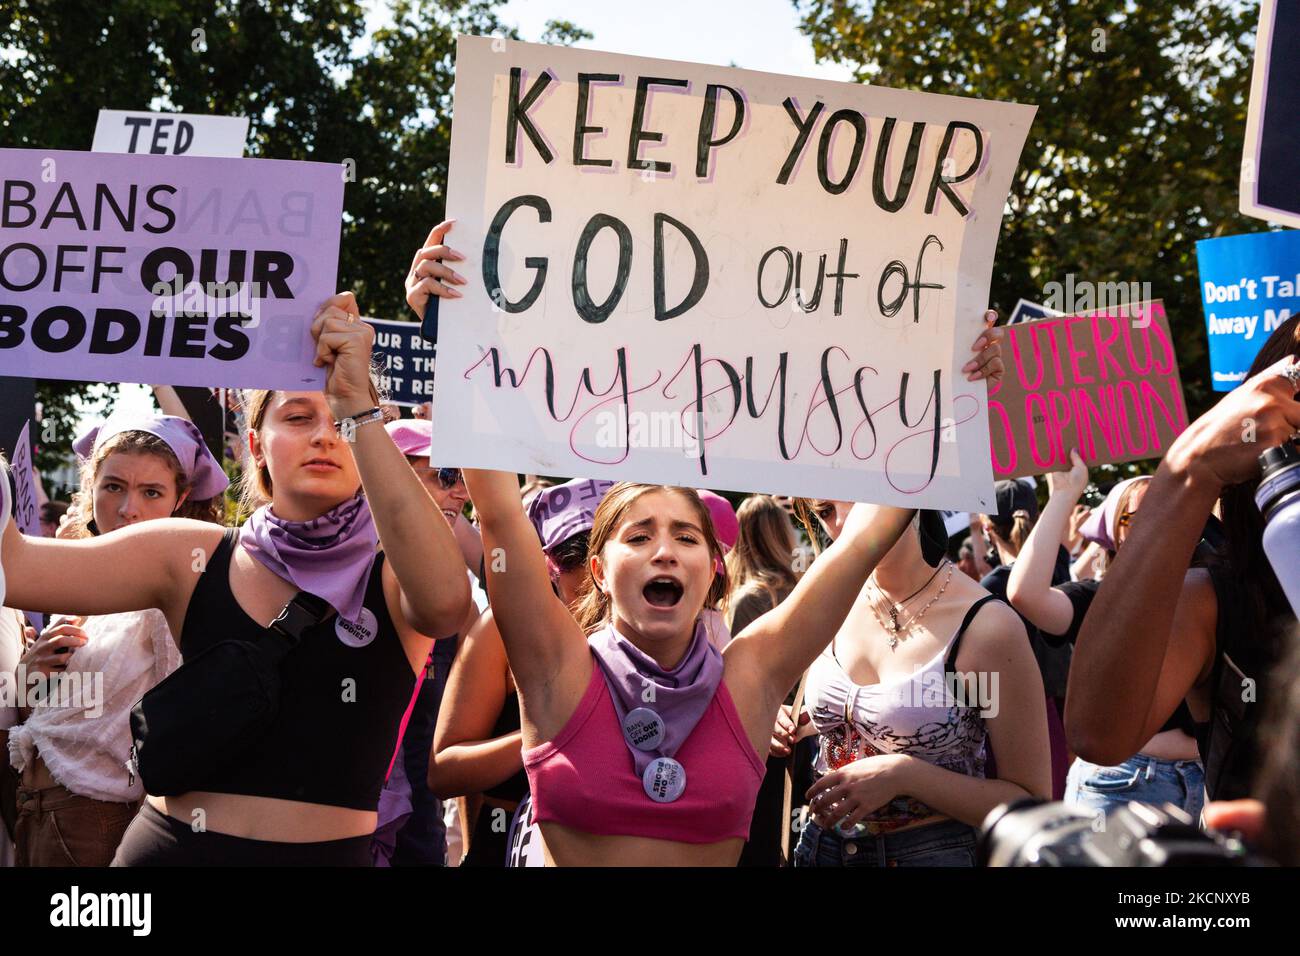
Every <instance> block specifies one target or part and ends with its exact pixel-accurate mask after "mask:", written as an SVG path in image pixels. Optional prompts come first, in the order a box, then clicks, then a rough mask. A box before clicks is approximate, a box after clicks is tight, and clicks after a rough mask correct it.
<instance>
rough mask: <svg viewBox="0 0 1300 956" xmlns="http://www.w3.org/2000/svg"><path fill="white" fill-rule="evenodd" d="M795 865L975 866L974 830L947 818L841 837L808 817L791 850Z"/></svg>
mask: <svg viewBox="0 0 1300 956" xmlns="http://www.w3.org/2000/svg"><path fill="white" fill-rule="evenodd" d="M794 865H795V866H975V830H974V828H973V827H970V826H967V825H966V824H965V823H959V822H957V821H956V820H947V821H944V822H943V823H931V824H928V825H926V826H923V827H916V828H915V829H912V830H903V831H897V832H894V833H882V834H880V835H878V836H873V835H871V834H866V835H864V836H860V837H842V836H840V835H839V834H838V833H836V832H835V831H834V830H823V829H822V828H821V827H820V826H818V825H817V824H816V823H813V822H812V821H811V820H809V821H808V823H807V824H806V825H805V826H804V828H803V833H802V834H800V836H799V845H798V846H796V847H795V850H794Z"/></svg>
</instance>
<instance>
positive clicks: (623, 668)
mask: <svg viewBox="0 0 1300 956" xmlns="http://www.w3.org/2000/svg"><path fill="white" fill-rule="evenodd" d="M465 477H466V481H467V483H468V484H469V489H470V495H471V497H472V498H473V499H474V503H475V507H476V509H477V510H478V513H479V518H480V521H481V526H482V530H483V538H484V549H485V553H486V554H489V555H500V556H502V557H503V558H504V560H502V561H489V562H488V595H489V598H490V599H491V601H492V609H493V613H494V615H495V617H496V621H497V626H498V628H499V629H500V632H501V637H502V639H503V640H504V641H505V645H506V652H507V654H508V655H509V659H510V667H511V672H512V673H513V674H514V677H515V682H516V684H517V686H518V688H519V696H520V704H521V708H522V725H523V726H522V730H523V743H524V767H525V769H526V770H527V772H528V777H529V782H530V784H531V789H532V799H533V804H534V814H535V818H536V819H537V821H538V823H539V826H540V829H541V833H542V836H543V839H544V841H545V844H546V849H547V854H548V858H549V859H550V861H551V862H553V863H556V864H559V865H593V866H598V865H673V864H685V865H718V866H731V865H734V864H735V862H736V860H737V859H738V857H739V855H740V850H741V846H742V844H743V842H744V839H745V837H746V836H747V834H748V832H749V819H750V815H751V814H752V812H753V807H754V798H755V795H756V793H757V791H758V785H759V783H760V781H761V779H762V772H763V762H762V760H761V759H760V757H759V753H758V751H759V748H760V747H762V748H764V750H765V749H766V747H767V745H768V743H769V740H770V738H771V730H772V722H773V719H774V718H775V715H776V711H777V707H778V706H779V704H780V702H781V700H782V699H783V698H784V697H785V695H786V694H787V693H789V690H790V688H791V687H792V686H793V685H794V683H795V681H796V680H797V679H798V677H799V674H800V673H801V672H802V670H803V669H804V668H805V667H806V666H807V665H808V663H809V662H811V661H812V659H813V658H814V657H815V656H816V655H817V653H818V652H819V651H820V650H821V648H822V643H823V639H822V638H821V637H819V635H824V634H826V633H830V632H832V631H833V630H834V629H835V628H836V627H838V625H839V622H840V620H842V618H843V616H844V614H845V613H846V612H847V611H848V609H849V607H850V605H851V604H852V601H853V597H854V595H856V594H857V593H858V591H859V590H860V589H861V588H862V586H863V584H864V582H865V580H866V576H867V575H868V574H869V573H870V571H871V568H872V567H874V566H875V563H876V561H877V560H878V559H879V557H880V556H881V555H882V554H883V553H884V551H885V550H887V548H888V546H889V545H890V544H891V543H892V542H893V541H894V540H895V539H896V538H897V536H898V535H899V534H900V533H901V532H902V530H903V529H904V528H905V527H906V526H907V522H908V520H909V519H910V515H911V513H910V512H908V511H903V510H900V509H897V508H887V507H876V506H868V505H859V506H857V507H856V508H855V509H854V510H853V513H852V515H851V516H850V517H849V519H848V521H847V522H846V528H845V532H844V534H843V535H842V536H841V539H840V541H839V542H837V543H836V544H835V545H834V546H833V547H832V548H830V549H829V550H828V551H827V552H826V553H825V554H824V555H823V556H822V558H821V559H820V560H819V561H818V562H817V564H816V567H815V568H814V569H813V570H811V571H810V572H809V573H808V574H807V575H805V577H804V579H803V581H801V582H800V584H799V586H798V587H797V588H796V589H795V591H794V592H793V594H791V596H790V597H789V598H788V599H787V600H786V601H785V602H784V603H783V604H782V605H780V606H779V607H778V608H776V609H775V610H773V611H771V612H769V613H768V614H766V615H764V616H763V617H761V618H759V619H758V620H757V621H755V622H754V623H753V624H751V625H750V626H749V627H748V628H746V630H745V632H744V633H743V634H741V635H740V636H739V637H737V638H736V639H734V640H733V641H732V642H731V643H730V644H729V645H728V646H727V649H726V651H725V653H724V654H719V653H718V652H717V651H716V650H715V649H713V648H712V646H711V645H710V644H709V642H708V638H707V635H706V634H705V633H704V632H703V631H704V629H703V625H702V624H701V623H700V621H699V619H700V617H701V613H700V612H701V611H702V610H703V609H704V608H705V606H706V605H710V604H713V603H715V602H716V600H717V598H719V597H720V596H721V589H720V586H719V583H718V582H716V581H715V577H714V569H715V562H716V560H717V558H718V557H719V548H718V545H717V542H716V541H715V539H714V536H713V528H712V522H711V521H710V519H709V513H708V511H707V509H706V508H705V507H704V506H703V504H701V502H700V499H699V496H698V495H696V493H695V492H694V491H691V490H689V489H683V488H669V487H665V486H661V485H645V484H630V483H621V484H618V485H615V486H614V488H613V489H612V490H611V491H610V492H609V493H608V494H607V495H606V496H605V498H604V500H603V501H602V502H601V504H600V507H599V508H597V510H596V514H595V520H594V525H593V527H592V530H591V537H590V545H589V555H590V558H589V565H590V571H591V581H590V582H589V587H588V591H587V593H586V595H585V597H584V599H583V603H582V604H581V606H580V608H579V612H578V614H577V618H578V620H577V621H576V622H575V620H574V618H573V617H571V616H570V614H569V611H568V609H567V608H566V607H565V606H564V604H563V603H562V602H561V601H560V600H559V598H557V597H556V596H555V594H554V592H553V591H552V589H551V584H550V577H549V575H548V573H547V568H546V561H545V558H544V556H543V554H542V550H541V547H540V545H539V542H538V539H537V534H536V532H535V531H534V529H533V527H532V525H531V524H530V523H529V521H528V518H527V517H526V516H525V515H524V513H523V511H522V510H521V509H520V507H519V484H518V480H517V477H516V476H515V475H513V474H508V473H504V472H494V471H480V470H471V469H466V471H465ZM498 549H500V550H498ZM723 586H725V585H723ZM701 688H703V691H702V692H701Z"/></svg>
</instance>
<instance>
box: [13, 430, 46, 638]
mask: <svg viewBox="0 0 1300 956" xmlns="http://www.w3.org/2000/svg"><path fill="white" fill-rule="evenodd" d="M31 430H32V423H31V422H30V421H28V422H27V424H25V425H24V426H23V430H22V431H21V432H19V433H18V441H17V442H16V443H15V444H14V460H13V469H12V470H13V476H14V518H15V519H16V520H17V522H18V530H19V531H21V532H22V533H23V534H25V535H27V536H28V537H30V538H39V537H40V536H41V515H40V509H39V507H38V506H37V495H36V472H35V471H34V470H33V469H32V442H31ZM27 617H28V619H29V620H30V621H31V622H32V625H33V626H34V627H35V628H36V630H37V631H39V630H40V629H41V628H42V627H43V626H44V620H45V619H44V618H43V617H42V616H41V615H40V614H37V613H35V612H34V611H28V612H27Z"/></svg>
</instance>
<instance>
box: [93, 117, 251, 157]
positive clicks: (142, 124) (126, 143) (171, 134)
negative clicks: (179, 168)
mask: <svg viewBox="0 0 1300 956" xmlns="http://www.w3.org/2000/svg"><path fill="white" fill-rule="evenodd" d="M247 139H248V117H247V116H206V115H203V114H201V113H149V112H138V111H133V110H100V111H99V120H98V121H97V122H96V123H95V140H94V143H93V144H92V145H91V147H90V148H91V150H92V151H93V152H96V153H151V154H153V155H157V156H224V157H227V158H234V159H238V158H239V157H240V156H243V155H244V142H245V141H246V140H247Z"/></svg>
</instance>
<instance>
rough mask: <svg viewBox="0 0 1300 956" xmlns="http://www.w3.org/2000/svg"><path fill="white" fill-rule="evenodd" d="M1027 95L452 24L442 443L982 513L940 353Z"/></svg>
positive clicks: (974, 449)
mask: <svg viewBox="0 0 1300 956" xmlns="http://www.w3.org/2000/svg"><path fill="white" fill-rule="evenodd" d="M1033 113H1034V109H1033V108H1032V107H1028V106H1021V105H1016V104H1005V103H994V102H986V101H979V100H972V99H964V98H959V97H949V96H938V95H931V94H921V93H910V92H904V91H900V90H889V89H880V88H876V87H870V86H860V85H856V84H847V83H830V82H823V81H817V80H811V79H803V78H798V77H786V76H777V75H773V74H766V73H755V72H750V71H745V70H735V69H726V68H720V67H713V66H701V65H697V64H690V63H676V62H671V61H664V60H650V59H643V58H638V57H624V56H616V55H612V54H606V53H596V52H591V51H585V50H576V49H569V48H561V47H551V46H540V45H533V44H523V43H515V42H507V41H501V40H491V39H483V38H474V37H462V38H461V39H460V41H459V43H458V46H457V61H456V94H455V114H454V117H455V118H454V124H453V133H452V153H451V169H450V176H449V183H448V202H447V209H448V215H449V216H454V217H457V222H456V225H455V226H454V227H453V229H452V231H451V233H450V234H449V236H448V239H447V242H448V243H449V244H450V245H451V246H452V247H453V248H456V249H458V250H460V251H462V252H464V253H465V254H466V256H467V260H466V262H465V263H464V264H463V266H464V267H463V268H462V267H461V266H462V264H460V263H457V267H458V269H459V271H460V272H462V273H464V274H466V276H467V278H469V279H470V280H471V281H470V284H469V285H468V286H464V287H461V288H462V289H463V291H464V292H465V295H464V298H463V299H458V300H452V301H444V302H443V303H442V309H443V315H442V317H441V321H440V327H441V334H440V341H439V343H438V375H437V377H436V384H435V399H434V417H435V421H434V427H435V441H436V443H437V447H438V452H439V456H440V460H441V461H444V462H446V463H454V464H457V465H464V466H478V467H488V468H500V469H508V470H517V471H521V472H529V473H542V474H577V475H583V476H591V477H606V478H634V479H638V480H644V481H654V482H664V483H673V484H686V485H693V486H700V487H709V488H719V489H732V490H755V491H770V492H778V493H783V494H795V495H810V496H820V497H832V498H841V499H852V500H867V501H879V502H893V503H899V504H907V505H912V506H938V505H943V506H947V507H952V508H961V509H969V510H973V511H981V512H984V511H988V510H989V509H990V508H991V507H992V501H993V499H992V484H993V482H992V471H991V466H990V462H989V451H988V434H989V433H988V422H987V412H986V396H985V391H986V389H985V385H984V383H982V382H977V383H968V382H966V380H965V376H963V375H961V374H960V373H959V371H958V370H959V369H960V367H961V366H962V365H963V364H964V363H965V362H966V361H967V360H968V359H969V358H970V357H971V352H970V345H971V343H972V342H974V340H975V338H976V336H977V335H978V333H979V331H980V329H981V328H982V324H981V320H982V315H983V311H984V308H985V305H986V303H987V301H988V283H989V274H990V271H991V267H992V261H993V252H994V248H995V246H996V243H997V236H998V227H999V224H1000V221H1001V218H1002V213H1003V207H1004V204H1005V202H1006V197H1007V191H1008V188H1009V186H1010V183H1011V178H1012V175H1013V173H1014V170H1015V167H1016V162H1017V158H1018V156H1019V154H1020V149H1021V146H1022V144H1023V142H1024V138H1025V135H1026V132H1027V130H1028V127H1029V124H1030V122H1031V120H1032V117H1033ZM467 270H468V271H467Z"/></svg>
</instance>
